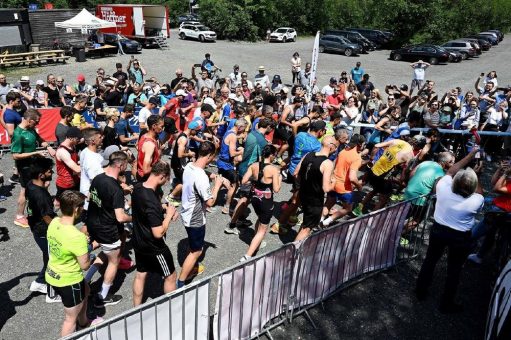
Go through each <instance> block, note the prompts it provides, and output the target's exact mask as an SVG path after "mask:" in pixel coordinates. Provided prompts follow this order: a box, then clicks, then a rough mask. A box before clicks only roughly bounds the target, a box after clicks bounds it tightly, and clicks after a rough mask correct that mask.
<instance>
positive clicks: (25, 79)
mask: <svg viewBox="0 0 511 340" xmlns="http://www.w3.org/2000/svg"><path fill="white" fill-rule="evenodd" d="M20 81H30V77H29V76H22V77H21V79H20Z"/></svg>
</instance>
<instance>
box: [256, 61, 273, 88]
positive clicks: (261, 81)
mask: <svg viewBox="0 0 511 340" xmlns="http://www.w3.org/2000/svg"><path fill="white" fill-rule="evenodd" d="M254 85H255V86H257V85H261V87H262V88H268V87H270V78H269V77H268V76H267V75H266V74H265V73H264V66H259V73H258V74H256V75H255V76H254Z"/></svg>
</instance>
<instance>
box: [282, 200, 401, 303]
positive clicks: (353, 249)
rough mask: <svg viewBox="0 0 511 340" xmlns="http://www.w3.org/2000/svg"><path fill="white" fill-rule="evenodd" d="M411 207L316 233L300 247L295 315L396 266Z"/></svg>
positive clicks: (295, 278) (295, 282)
mask: <svg viewBox="0 0 511 340" xmlns="http://www.w3.org/2000/svg"><path fill="white" fill-rule="evenodd" d="M409 208H410V202H402V203H399V204H397V205H395V206H392V207H389V208H386V209H384V210H380V211H377V212H374V213H371V214H369V215H367V216H364V217H361V218H358V219H356V220H353V221H348V222H344V223H341V224H338V225H336V226H333V227H331V228H329V229H326V230H323V231H321V232H319V233H316V234H313V235H311V237H309V238H307V239H306V240H305V241H303V242H302V243H301V244H299V245H298V250H297V252H298V257H297V262H296V266H295V271H294V275H293V296H292V300H293V305H292V312H293V313H294V310H295V309H298V311H300V308H301V307H303V306H307V305H311V304H315V303H317V302H320V301H322V300H323V299H324V298H326V297H327V296H329V295H330V294H331V293H333V292H334V291H335V290H336V289H338V288H339V287H340V286H342V285H343V284H344V283H346V282H347V281H349V280H350V279H353V278H356V277H359V276H360V275H362V274H364V273H367V272H371V271H375V270H379V269H384V268H388V267H390V266H392V265H394V263H395V260H396V252H397V245H398V244H399V238H400V235H401V230H402V227H403V224H404V221H405V218H406V216H407V213H408V210H409Z"/></svg>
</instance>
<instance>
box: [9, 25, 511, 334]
mask: <svg viewBox="0 0 511 340" xmlns="http://www.w3.org/2000/svg"><path fill="white" fill-rule="evenodd" d="M173 33H174V32H173ZM312 44H313V38H312V37H310V38H299V39H298V41H297V42H295V43H287V44H277V43H275V44H273V43H272V44H267V43H264V42H261V43H243V42H228V41H218V42H216V43H205V44H201V43H199V42H195V41H182V40H179V39H177V35H175V33H174V35H173V37H172V38H171V39H170V43H169V46H170V48H169V49H167V50H164V51H160V50H143V53H142V54H140V55H138V56H137V58H138V59H139V60H140V61H141V63H142V65H143V66H144V67H145V68H146V69H147V71H148V76H156V77H157V78H158V79H159V80H160V81H166V82H168V81H170V80H171V79H172V78H173V77H174V70H175V69H176V68H177V67H181V68H183V70H184V72H185V75H186V74H187V73H189V72H190V68H191V66H192V65H193V64H194V63H200V62H201V61H202V59H203V57H204V54H205V53H206V52H209V53H211V55H212V59H213V61H215V63H216V64H217V65H218V66H219V67H221V68H222V69H223V74H228V73H229V72H230V70H231V68H232V65H234V64H235V63H238V64H239V65H240V67H241V70H242V71H247V72H248V73H249V74H255V73H256V70H257V67H258V66H259V65H264V66H266V70H267V73H268V74H269V75H270V76H272V75H274V74H280V75H281V76H282V77H283V79H284V82H285V83H288V82H290V77H291V72H290V68H291V67H290V61H289V60H290V58H291V55H292V54H293V52H295V51H298V52H299V53H300V55H301V56H302V60H304V61H308V60H310V54H311V50H312ZM510 44H511V43H510V40H509V39H505V40H504V41H503V42H502V43H501V44H500V45H499V46H497V47H494V48H492V49H491V50H490V51H489V52H485V53H484V54H483V55H482V56H481V57H479V58H474V59H473V60H468V61H463V62H461V63H459V64H446V65H438V66H432V67H431V68H429V69H428V70H427V71H426V77H427V79H433V80H435V81H436V82H437V86H438V89H439V92H442V91H446V90H447V89H449V88H452V87H453V86H461V87H462V88H463V89H464V90H468V89H470V90H472V89H473V83H474V82H475V79H476V77H477V75H478V74H479V73H481V72H487V71H489V70H496V71H497V74H498V75H499V83H500V86H503V85H507V81H508V79H511V70H510V69H509V68H508V67H507V61H508V60H510V57H511V49H510ZM388 54H389V51H375V52H371V53H370V54H367V55H361V56H355V57H345V56H343V55H334V54H321V55H320V57H319V65H318V83H319V84H325V83H326V82H327V81H328V79H329V78H330V77H331V76H339V74H340V72H341V70H348V71H349V69H350V68H351V67H353V66H354V64H355V63H356V62H357V61H361V62H362V66H363V67H364V68H365V70H366V72H367V73H369V74H370V75H371V81H373V83H374V84H375V86H376V87H377V88H383V87H384V86H385V84H398V85H399V84H401V83H406V84H409V83H410V80H411V76H412V70H411V68H410V67H409V66H408V64H407V63H406V62H395V61H391V60H388V59H387V58H388ZM129 58H130V56H122V57H118V58H117V57H108V58H102V59H91V60H88V61H87V62H85V63H75V62H74V61H70V62H69V63H68V64H66V65H62V64H59V65H54V66H45V67H41V68H37V69H34V68H31V69H18V70H16V71H13V70H10V69H8V72H7V74H8V81H9V82H14V81H15V80H16V79H19V77H21V76H22V75H30V77H31V81H32V82H35V80H37V79H46V75H47V74H49V73H53V74H55V75H62V76H64V78H65V79H66V80H67V81H68V82H74V78H75V77H76V74H77V73H84V74H85V75H86V77H87V79H88V80H89V81H93V77H92V75H93V74H95V71H96V69H97V68H99V67H103V68H105V69H106V71H107V73H112V72H113V71H114V68H115V63H116V62H118V61H121V62H123V63H127V61H128V59H129ZM0 162H1V164H2V167H1V171H2V172H3V173H4V174H5V175H6V178H8V177H9V176H10V175H11V172H12V170H11V168H12V166H13V162H12V158H11V155H10V154H8V153H7V154H4V155H3V157H2V159H1V161H0ZM289 189H290V188H289V186H287V185H285V186H284V187H283V189H282V191H281V193H279V195H278V196H277V201H280V200H284V199H287V198H288V197H289ZM2 191H3V194H4V195H6V196H8V199H7V200H6V201H4V202H1V203H0V214H1V216H2V218H1V219H0V227H7V228H9V237H10V239H9V240H7V241H3V242H0V259H1V263H2V266H1V268H2V270H0V282H1V283H0V338H1V339H30V338H35V337H37V338H39V339H54V338H57V337H58V334H59V328H60V325H61V322H62V319H63V311H62V305H60V304H46V303H45V300H44V296H43V295H37V294H31V293H30V291H29V290H28V287H29V285H30V282H31V281H32V280H34V279H35V276H36V273H37V272H38V271H39V270H40V268H41V260H40V257H41V256H40V251H39V249H38V248H37V246H36V244H35V242H34V241H33V239H32V234H31V233H30V231H29V230H26V229H21V228H19V227H16V226H14V225H13V224H12V220H13V217H14V214H15V205H16V198H17V195H18V192H19V186H11V185H9V184H8V183H7V184H6V185H4V187H3V188H2ZM52 191H53V192H54V188H53V187H52ZM250 219H251V220H252V221H254V222H255V216H254V214H251V215H250ZM228 220H229V218H228V216H227V215H222V214H221V212H220V211H219V210H218V211H217V212H214V213H212V214H209V215H208V223H207V227H208V230H207V235H206V239H207V242H208V247H207V250H206V255H205V259H204V261H203V263H204V264H205V266H206V270H205V272H204V274H202V275H204V276H206V275H211V274H214V273H216V272H219V271H220V270H222V269H224V268H226V267H228V266H231V265H233V264H235V263H236V262H237V261H238V260H239V258H240V257H241V256H242V255H243V254H244V252H245V250H246V248H247V247H248V245H247V243H248V242H250V239H251V237H252V235H253V229H251V228H250V229H247V230H246V231H244V232H243V233H242V234H241V235H239V236H232V235H226V234H224V233H223V229H224V227H225V225H226V223H227V222H228ZM292 238H293V235H292V234H291V235H289V236H288V237H279V236H275V235H268V236H267V237H266V241H267V247H266V248H265V249H263V250H262V251H263V252H266V251H268V250H272V249H275V248H277V247H278V246H279V245H281V244H282V243H284V242H287V241H289V240H290V239H292ZM167 243H168V245H169V247H170V249H171V251H172V252H173V254H174V260H175V264H176V267H178V268H179V265H180V263H182V261H183V257H184V253H185V249H186V235H185V231H184V228H183V227H182V225H181V223H180V222H179V221H178V222H175V223H173V224H172V225H171V228H170V229H169V233H168V236H167ZM403 270H404V275H405V276H406V277H407V278H408V279H400V278H399V275H398V276H397V277H396V276H395V275H394V276H393V278H394V281H393V282H394V286H391V287H394V288H395V289H396V290H398V291H400V292H401V294H408V289H409V287H408V286H407V285H409V284H410V283H411V282H413V276H414V274H413V269H407V267H405V269H403ZM398 273H399V270H398ZM476 273H477V271H476ZM133 277H134V274H133V272H132V271H130V272H124V271H122V272H121V273H120V275H119V280H118V283H119V284H118V285H117V286H118V290H117V293H118V294H121V295H122V296H123V297H124V300H123V301H122V302H121V303H119V304H118V305H116V306H111V307H108V308H107V311H106V315H105V317H111V316H113V315H116V314H118V313H120V312H122V311H125V310H127V309H129V308H130V307H131V305H132V300H131V285H132V281H133ZM98 278H99V275H98V274H96V276H95V280H97V279H98ZM375 280H376V281H375ZM378 280H381V281H378ZM385 282H386V281H385V280H384V279H378V276H377V277H375V278H373V279H370V280H368V281H367V283H362V284H359V285H357V287H358V288H357V287H354V288H353V289H354V290H353V293H350V294H351V295H349V294H348V298H351V299H355V300H353V301H351V302H350V303H349V307H347V308H348V309H347V310H345V311H344V312H345V314H343V315H344V317H346V318H349V316H350V315H354V314H356V313H357V310H358V308H359V307H357V306H359V305H357V303H356V302H357V301H358V300H356V299H358V298H360V296H361V295H364V294H368V295H371V296H373V297H374V295H376V296H377V295H378V294H379V292H378V289H379V286H380V285H381V284H383V285H385ZM114 289H115V288H114ZM405 290H406V292H405V293H403V292H404V291H405ZM350 291H351V290H350ZM473 291H474V293H475V294H477V289H476V288H475V287H474V290H473ZM385 292H391V291H390V289H386V290H385ZM485 293H486V292H485ZM154 295H157V294H156V293H155V294H154ZM376 300H377V299H376ZM376 300H375V299H366V300H364V301H365V302H364V303H366V304H365V308H366V309H367V310H368V311H370V312H371V313H376V314H378V313H379V312H382V313H383V312H384V311H385V309H386V308H393V307H391V305H392V303H399V301H400V300H399V296H398V297H397V298H396V299H389V300H385V301H386V303H375V301H376ZM348 301H349V300H348ZM407 301H408V300H407ZM476 306H478V311H479V312H478V313H477V314H476V315H475V316H476V317H477V318H480V320H479V321H478V323H477V324H473V325H471V327H472V328H470V329H473V328H474V327H475V326H477V327H478V328H480V327H481V319H483V320H484V316H485V315H486V311H485V310H484V311H482V310H481V308H484V304H483V303H479V304H476ZM350 308H351V309H350ZM360 308H364V306H360ZM400 308H401V309H402V312H401V313H388V312H387V313H384V314H382V315H384V316H385V318H390V320H391V321H392V322H387V323H384V324H383V325H384V326H383V327H381V328H376V331H374V332H372V333H364V329H367V328H366V327H363V326H361V327H359V328H358V331H359V332H360V333H354V334H351V336H350V337H349V338H353V339H357V338H371V337H372V336H373V335H375V336H383V337H384V338H408V337H407V336H406V333H405V332H400V331H395V329H397V330H399V327H401V324H400V323H399V322H398V320H399V316H400V315H406V314H407V310H408V311H409V310H411V309H413V308H414V305H413V303H411V302H410V303H407V304H403V305H400ZM432 308H433V307H432ZM356 320H359V322H371V320H370V318H359V319H356ZM435 320H436V321H441V319H440V320H439V319H435V318H433V319H431V324H430V327H433V326H434V325H435V324H436V323H435ZM420 322H421V319H420V316H419V315H416V317H415V318H411V319H410V320H409V322H407V325H408V324H409V323H410V329H413V327H414V325H415V326H417V325H418V324H420ZM443 326H444V327H447V328H448V329H449V330H451V331H452V332H453V333H450V332H449V333H444V334H454V333H455V331H456V329H457V328H458V327H460V324H459V323H458V322H446V323H445V325H443ZM304 327H305V328H304V330H303V333H300V331H295V332H294V333H288V334H292V335H289V336H290V337H287V338H288V339H289V338H292V339H297V338H299V337H302V338H310V339H314V338H317V336H320V335H323V336H324V337H325V338H329V339H335V338H340V337H342V333H336V332H334V333H333V334H332V333H331V332H330V333H324V334H323V333H322V334H318V333H314V331H312V330H310V329H308V328H307V327H306V326H304ZM325 327H329V326H328V324H326V326H325ZM483 327H484V322H483ZM297 329H299V328H297ZM332 329H334V328H332ZM341 331H342V329H341V330H338V332H341ZM285 334H286V333H284V335H282V336H281V337H280V338H282V339H285V338H286V336H285ZM464 334H465V335H467V336H465V337H457V336H455V337H453V338H459V339H461V338H464V339H470V338H473V339H475V338H480V335H481V333H480V332H479V333H473V332H472V333H471V332H464ZM358 335H360V336H358ZM470 335H472V336H473V337H471V336H470ZM433 337H435V336H434V334H431V337H430V338H433ZM409 338H415V337H409ZM422 338H423V339H424V338H427V336H425V337H422Z"/></svg>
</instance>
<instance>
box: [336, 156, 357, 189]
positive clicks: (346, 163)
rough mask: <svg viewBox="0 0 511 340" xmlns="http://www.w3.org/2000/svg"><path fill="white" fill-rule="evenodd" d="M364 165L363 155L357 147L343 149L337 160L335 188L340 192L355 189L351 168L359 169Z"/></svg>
mask: <svg viewBox="0 0 511 340" xmlns="http://www.w3.org/2000/svg"><path fill="white" fill-rule="evenodd" d="M361 165H362V157H360V154H359V153H358V152H357V148H353V149H351V150H342V151H341V153H340V154H339V156H337V160H336V161H335V169H334V176H335V186H334V190H335V192H336V193H338V194H345V193H348V192H351V191H353V188H352V186H351V181H350V176H349V175H350V169H353V170H355V171H358V169H359V168H360V166H361Z"/></svg>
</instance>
